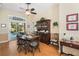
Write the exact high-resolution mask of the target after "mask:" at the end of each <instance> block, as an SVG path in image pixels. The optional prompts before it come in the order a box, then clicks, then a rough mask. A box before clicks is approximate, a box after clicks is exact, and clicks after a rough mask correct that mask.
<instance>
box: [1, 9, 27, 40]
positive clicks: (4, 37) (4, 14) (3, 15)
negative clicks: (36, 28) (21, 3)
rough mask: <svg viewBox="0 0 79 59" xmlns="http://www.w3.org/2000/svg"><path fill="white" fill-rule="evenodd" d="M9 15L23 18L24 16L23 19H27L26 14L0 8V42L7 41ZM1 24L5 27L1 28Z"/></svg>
mask: <svg viewBox="0 0 79 59" xmlns="http://www.w3.org/2000/svg"><path fill="white" fill-rule="evenodd" d="M10 15H13V16H19V17H23V18H25V20H27V18H26V16H25V15H24V14H23V13H20V12H16V11H13V10H9V9H5V8H1V9H0V42H1V41H2V42H3V41H8V33H9V31H10V25H9V24H10V20H9V16H10ZM25 22H26V21H25ZM26 23H27V22H26ZM1 24H6V27H5V28H1Z"/></svg>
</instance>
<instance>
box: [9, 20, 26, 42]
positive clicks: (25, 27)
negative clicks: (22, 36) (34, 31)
mask: <svg viewBox="0 0 79 59" xmlns="http://www.w3.org/2000/svg"><path fill="white" fill-rule="evenodd" d="M11 22H15V23H24V24H25V25H24V27H25V30H24V31H26V22H25V21H19V20H18V21H17V20H12V19H9V20H8V29H9V30H8V41H10V40H11V37H10V33H11Z"/></svg>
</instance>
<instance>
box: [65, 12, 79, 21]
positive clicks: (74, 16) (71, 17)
mask: <svg viewBox="0 0 79 59" xmlns="http://www.w3.org/2000/svg"><path fill="white" fill-rule="evenodd" d="M66 21H67V22H76V21H78V13H75V14H70V15H67V16H66Z"/></svg>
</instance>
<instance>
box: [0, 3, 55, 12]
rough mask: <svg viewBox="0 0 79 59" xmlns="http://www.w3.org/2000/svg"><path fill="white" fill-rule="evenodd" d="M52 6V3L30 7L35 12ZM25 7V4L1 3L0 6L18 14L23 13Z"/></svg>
mask: <svg viewBox="0 0 79 59" xmlns="http://www.w3.org/2000/svg"><path fill="white" fill-rule="evenodd" d="M53 5H54V4H52V3H32V4H31V5H30V7H31V8H35V9H36V11H37V10H40V9H42V10H43V9H44V10H45V8H48V7H51V6H53ZM26 6H27V5H26V4H25V3H3V4H0V7H3V8H6V9H9V10H14V11H19V12H24V11H25V9H26V8H27V7H26Z"/></svg>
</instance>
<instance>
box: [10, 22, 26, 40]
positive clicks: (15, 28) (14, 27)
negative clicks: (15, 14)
mask: <svg viewBox="0 0 79 59" xmlns="http://www.w3.org/2000/svg"><path fill="white" fill-rule="evenodd" d="M10 25H11V29H10V34H9V36H10V40H15V39H16V35H17V33H18V32H25V23H22V22H11V24H10Z"/></svg>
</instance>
